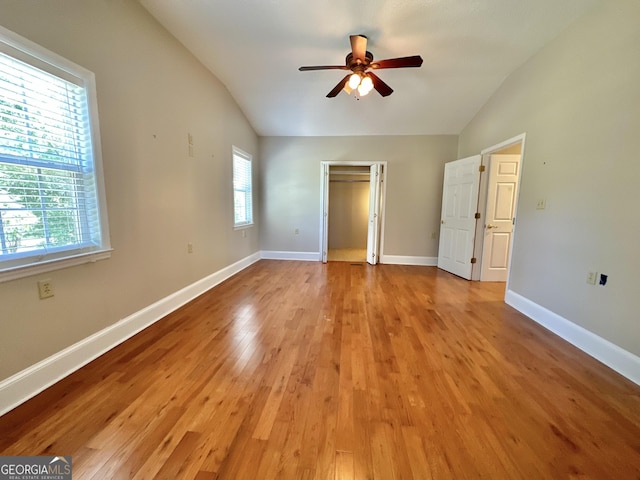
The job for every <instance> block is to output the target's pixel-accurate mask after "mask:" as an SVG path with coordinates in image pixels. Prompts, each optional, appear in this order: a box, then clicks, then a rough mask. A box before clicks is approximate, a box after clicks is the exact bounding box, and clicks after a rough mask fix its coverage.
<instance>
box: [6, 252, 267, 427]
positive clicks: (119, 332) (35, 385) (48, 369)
mask: <svg viewBox="0 0 640 480" xmlns="http://www.w3.org/2000/svg"><path fill="white" fill-rule="evenodd" d="M258 260H260V253H259V252H256V253H254V254H252V255H250V256H248V257H246V258H244V259H242V260H240V261H238V262H236V263H234V264H232V265H229V266H227V267H225V268H223V269H221V270H219V271H217V272H215V273H213V274H211V275H209V276H207V277H205V278H203V279H201V280H198V281H197V282H195V283H192V284H191V285H188V286H186V287H184V288H183V289H181V290H178V291H177V292H175V293H172V294H171V295H169V296H167V297H165V298H163V299H161V300H159V301H157V302H155V303H154V304H152V305H149V306H148V307H145V308H143V309H142V310H140V311H138V312H135V313H133V314H132V315H129V316H128V317H126V318H123V319H122V320H120V321H118V322H116V323H114V324H113V325H110V326H108V327H107V328H105V329H103V330H100V331H99V332H96V333H94V334H93V335H91V336H89V337H87V338H85V339H83V340H81V341H79V342H77V343H75V344H73V345H71V346H69V347H67V348H65V349H64V350H61V351H60V352H57V353H55V354H54V355H52V356H50V357H48V358H45V359H44V360H42V361H40V362H38V363H36V364H35V365H32V366H30V367H28V368H26V369H24V370H22V371H21V372H18V373H16V374H15V375H12V376H11V377H9V378H7V379H5V380H3V381H2V382H0V416H1V415H4V414H5V413H7V412H8V411H10V410H12V409H14V408H15V407H17V406H18V405H20V404H21V403H24V402H26V401H27V400H29V399H30V398H32V397H34V396H36V395H37V394H38V393H40V392H42V391H43V390H45V389H46V388H48V387H50V386H51V385H53V384H54V383H56V382H58V381H60V380H62V379H63V378H64V377H66V376H68V375H70V374H72V373H73V372H75V371H76V370H78V369H79V368H81V367H83V366H84V365H86V364H87V363H89V362H91V361H92V360H94V359H96V358H98V357H99V356H100V355H102V354H103V353H106V352H107V351H109V350H111V349H112V348H114V347H116V346H117V345H119V344H121V343H122V342H124V341H125V340H127V339H129V338H131V337H132V336H134V335H135V334H136V333H138V332H140V331H141V330H144V329H145V328H147V327H148V326H150V325H152V324H154V323H155V322H157V321H158V320H160V319H161V318H164V317H165V316H166V315H168V314H169V313H171V312H173V311H174V310H176V309H178V308H180V307H181V306H182V305H184V304H186V303H188V302H190V301H191V300H193V299H194V298H196V297H198V296H199V295H202V294H203V293H204V292H206V291H207V290H210V289H211V288H213V287H215V286H216V285H218V284H219V283H222V282H223V281H225V280H226V279H227V278H229V277H231V276H233V275H235V274H236V273H238V272H240V271H241V270H244V269H245V268H247V267H248V266H249V265H251V264H253V263H255V262H257V261H258Z"/></svg>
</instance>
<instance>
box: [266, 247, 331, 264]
mask: <svg viewBox="0 0 640 480" xmlns="http://www.w3.org/2000/svg"><path fill="white" fill-rule="evenodd" d="M260 258H263V259H265V260H302V261H305V262H319V261H321V260H322V258H321V257H320V252H280V251H273V250H262V251H261V252H260Z"/></svg>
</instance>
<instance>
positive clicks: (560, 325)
mask: <svg viewBox="0 0 640 480" xmlns="http://www.w3.org/2000/svg"><path fill="white" fill-rule="evenodd" d="M505 302H506V303H507V304H508V305H511V306H512V307H513V308H515V309H516V310H518V311H519V312H521V313H523V314H525V315H526V316H527V317H529V318H531V319H532V320H533V321H535V322H537V323H539V324H540V325H542V326H543V327H545V328H546V329H548V330H551V331H552V332H553V333H555V334H556V335H558V336H560V337H561V338H563V339H564V340H566V341H567V342H569V343H571V344H572V345H575V346H576V347H578V348H579V349H580V350H582V351H583V352H585V353H588V354H589V355H591V356H592V357H593V358H595V359H596V360H599V361H600V362H602V363H604V364H605V365H607V366H608V367H609V368H611V369H613V370H615V371H616V372H618V373H619V374H620V375H622V376H624V377H626V378H628V379H629V380H631V381H632V382H634V383H636V384H638V385H640V357H637V356H636V355H634V354H633V353H631V352H628V351H627V350H624V349H623V348H620V347H619V346H617V345H615V344H613V343H611V342H610V341H608V340H605V339H604V338H602V337H599V336H598V335H596V334H595V333H593V332H590V331H589V330H586V329H585V328H582V327H581V326H579V325H576V324H575V323H573V322H571V321H569V320H567V319H566V318H564V317H561V316H560V315H558V314H556V313H554V312H552V311H551V310H548V309H546V308H544V307H542V306H540V305H538V304H537V303H534V302H532V301H531V300H529V299H528V298H525V297H523V296H522V295H520V294H518V293H515V292H514V291H512V290H507V293H506V295H505Z"/></svg>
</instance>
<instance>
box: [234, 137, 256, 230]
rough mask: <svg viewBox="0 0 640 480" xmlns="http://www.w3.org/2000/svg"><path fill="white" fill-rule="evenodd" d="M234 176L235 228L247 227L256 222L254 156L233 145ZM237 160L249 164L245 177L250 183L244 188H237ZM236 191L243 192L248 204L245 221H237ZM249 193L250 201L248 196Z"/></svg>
mask: <svg viewBox="0 0 640 480" xmlns="http://www.w3.org/2000/svg"><path fill="white" fill-rule="evenodd" d="M231 156H232V176H233V180H232V181H233V228H234V229H239V228H246V227H250V226H252V225H253V224H254V221H253V218H254V215H253V157H252V156H251V155H250V154H248V153H247V152H244V151H242V150H240V149H239V148H238V147H235V146H234V147H232V155H231ZM236 161H241V162H243V165H245V166H246V165H247V164H248V166H249V174H248V175H246V171H245V177H246V178H248V180H249V183H248V185H246V184H245V185H244V188H237V183H238V180H239V179H237V178H236V171H237V169H236ZM236 192H242V193H244V195H245V202H246V204H248V208H247V207H245V210H248V212H247V216H248V217H249V218H248V219H246V220H244V221H236V216H237V215H236V214H237V211H236ZM247 195H248V197H249V198H248V201H247V198H246V196H247Z"/></svg>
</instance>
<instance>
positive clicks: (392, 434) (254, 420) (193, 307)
mask: <svg viewBox="0 0 640 480" xmlns="http://www.w3.org/2000/svg"><path fill="white" fill-rule="evenodd" d="M503 297H504V285H503V284H498V283H480V282H467V281H464V280H462V279H460V278H457V277H455V276H453V275H450V274H447V273H445V272H442V271H439V270H437V269H436V268H433V267H409V266H397V265H378V266H375V267H372V266H369V265H359V266H354V265H351V264H349V263H344V262H335V263H329V264H325V265H323V264H320V263H313V262H295V261H290V262H281V261H260V262H258V263H256V264H254V265H252V266H251V267H249V268H247V269H246V270H244V271H242V272H241V273H239V274H237V275H235V276H234V277H232V278H230V279H228V280H227V281H225V282H224V283H222V284H221V285H219V286H217V287H216V288H214V289H212V290H211V291H209V292H207V293H205V294H204V295H202V296H200V297H198V298H197V299H195V300H194V301H192V302H191V303H189V304H188V305H185V306H184V307H182V308H181V309H179V310H178V311H176V312H174V313H172V314H171V315H168V316H167V317H166V318H164V319H162V320H161V321H159V322H157V323H156V324H154V325H152V326H151V327H149V328H147V329H146V330H144V331H143V332H141V333H139V334H138V335H136V336H134V337H133V338H131V339H130V340H128V341H127V342H125V343H123V344H122V345H120V346H118V347H116V348H114V349H113V350H111V351H110V352H107V353H106V354H105V355H103V356H101V357H100V358H98V359H96V360H95V361H93V362H91V363H90V364H89V365H87V366H85V367H83V368H82V369H80V370H78V371H77V372H75V373H74V374H72V375H70V376H69V377H67V378H65V379H63V380H62V381H61V382H59V383H58V384H56V385H54V386H52V387H51V388H50V389H48V390H46V391H45V392H42V393H41V394H40V395H38V396H36V397H35V398H33V399H32V400H30V401H29V402H27V403H25V404H23V405H21V406H20V407H18V408H16V409H15V410H13V411H12V412H9V413H8V414H6V415H4V416H3V417H0V454H2V455H43V454H49V455H72V457H73V469H74V478H76V479H92V478H96V479H97V478H114V479H116V478H123V479H125V478H126V479H132V478H133V479H139V480H147V479H154V478H158V479H164V478H171V479H182V478H184V479H197V480H219V479H240V480H242V479H249V480H254V479H258V478H259V479H272V478H273V479H296V480H297V479H320V478H322V479H338V478H340V479H343V478H345V479H346V478H349V479H351V478H353V479H383V480H388V479H399V478H402V479H405V478H407V479H410V478H415V479H430V478H434V479H439V480H440V479H456V480H458V479H465V478H469V479H477V478H489V479H492V480H494V479H527V480H528V479H531V478H598V479H607V478H611V479H616V480H617V479H622V478H625V479H626V478H629V479H640V387H639V386H637V385H634V384H632V383H631V382H629V381H627V380H626V379H624V378H622V377H621V376H619V375H617V374H616V373H615V372H612V371H611V370H609V369H608V368H606V367H605V366H604V365H602V364H600V363H599V362H597V361H596V360H594V359H592V358H591V357H589V356H587V355H586V354H584V353H583V352H581V351H579V350H578V349H576V348H575V347H573V346H572V345H569V344H568V343H566V342H565V341H563V340H562V339H560V338H558V337H556V336H555V335H553V334H552V333H550V332H548V331H547V330H544V329H543V328H542V327H540V326H539V325H537V324H535V323H534V322H532V321H530V320H529V319H526V318H525V317H523V316H522V315H521V314H519V313H518V312H516V311H515V310H513V309H512V308H511V307H509V306H507V305H506V304H505V303H504V301H503Z"/></svg>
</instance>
